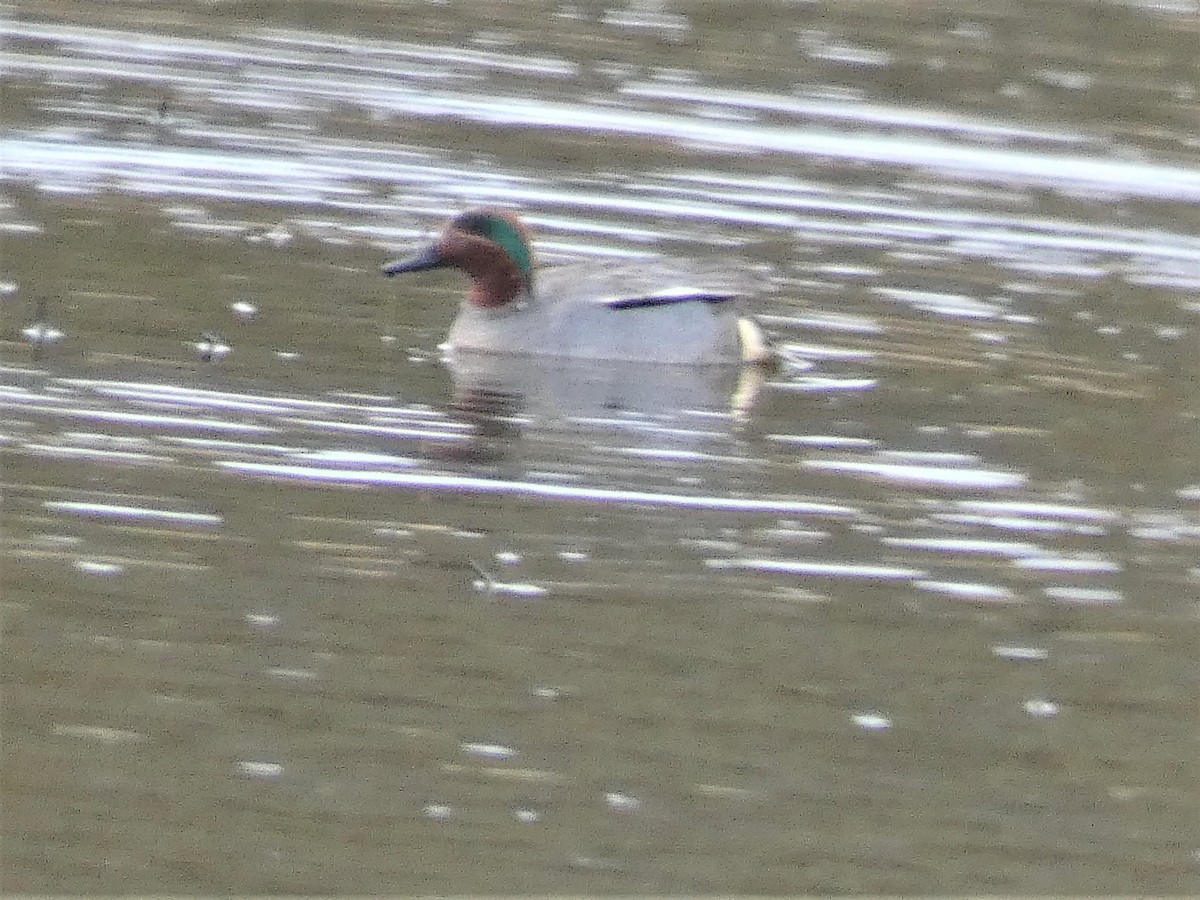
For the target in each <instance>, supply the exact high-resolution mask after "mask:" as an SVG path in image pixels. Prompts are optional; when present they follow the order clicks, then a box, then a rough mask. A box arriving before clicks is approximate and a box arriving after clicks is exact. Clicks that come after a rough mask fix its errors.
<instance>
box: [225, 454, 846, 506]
mask: <svg viewBox="0 0 1200 900" xmlns="http://www.w3.org/2000/svg"><path fill="white" fill-rule="evenodd" d="M217 465H218V466H220V467H221V468H224V469H230V470H233V471H235V472H245V473H246V474H249V475H262V476H267V477H274V478H295V479H300V480H305V481H325V482H334V483H345V484H376V485H379V486H381V487H399V488H413V489H425V490H442V491H451V492H461V493H474V494H511V495H514V496H526V497H541V498H545V499H561V500H578V501H583V502H594V503H632V504H646V505H648V506H674V507H683V508H687V509H711V510H727V511H739V512H766V513H783V514H788V515H814V516H844V517H850V516H854V515H855V514H856V510H855V509H854V508H853V507H849V506H839V505H835V504H832V503H808V502H804V501H800V500H757V499H750V498H739V497H698V496H689V495H685V494H663V493H656V492H652V491H628V490H621V489H616V488H589V487H575V486H564V485H556V484H539V483H536V482H531V481H509V480H504V479H491V478H476V477H471V476H465V475H433V474H423V473H417V472H383V471H373V470H362V469H325V468H315V467H312V466H285V465H275V464H271V463H252V462H239V461H236V460H222V461H219V462H218V463H217Z"/></svg>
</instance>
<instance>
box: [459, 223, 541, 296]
mask: <svg viewBox="0 0 1200 900" xmlns="http://www.w3.org/2000/svg"><path fill="white" fill-rule="evenodd" d="M451 224H453V225H454V227H455V228H458V229H460V230H462V231H465V232H467V233H468V234H477V235H479V236H480V237H485V238H487V239H488V240H490V241H494V242H495V243H497V244H499V245H500V246H501V247H503V248H504V252H505V253H507V254H508V255H509V257H510V258H511V259H512V261H513V262H514V263H516V265H517V268H518V269H520V270H521V273H522V274H523V275H524V276H525V277H526V278H529V279H531V280H532V278H533V255H532V254H531V253H530V252H529V245H528V244H527V243H526V242H525V236H524V235H523V234H521V231H520V229H518V228H517V227H516V226H515V225H513V223H512V222H509V221H508V220H507V219H505V218H503V217H502V216H494V215H490V214H488V213H466V214H464V215H461V216H459V217H458V218H456V219H454V221H453V222H452V223H451Z"/></svg>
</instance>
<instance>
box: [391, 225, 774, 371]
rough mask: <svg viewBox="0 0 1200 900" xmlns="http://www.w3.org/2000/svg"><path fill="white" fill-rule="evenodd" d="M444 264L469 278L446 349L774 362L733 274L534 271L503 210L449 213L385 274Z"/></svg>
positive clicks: (653, 266)
mask: <svg viewBox="0 0 1200 900" xmlns="http://www.w3.org/2000/svg"><path fill="white" fill-rule="evenodd" d="M443 267H451V268H456V269H462V270H463V271H464V272H466V273H467V274H468V275H470V276H471V279H472V284H471V290H470V291H469V293H468V294H467V296H466V299H465V300H464V301H463V303H462V306H461V308H460V309H459V312H458V317H457V318H456V319H455V320H454V325H453V326H452V327H451V329H450V334H449V337H448V343H449V345H450V347H451V349H459V350H467V351H481V352H487V353H509V354H520V355H541V356H565V357H576V358H580V359H594V360H628V361H637V362H658V363H680V364H690V365H697V364H700V365H735V364H738V363H743V362H752V363H768V362H770V361H771V360H772V359H773V358H774V354H773V352H772V350H771V349H770V347H769V345H768V343H767V340H766V338H765V336H764V335H763V332H762V329H761V328H760V327H759V325H758V324H757V323H756V322H755V321H754V320H753V319H752V318H749V317H746V316H744V315H742V313H741V310H740V309H739V303H738V302H737V301H738V298H739V297H740V296H741V295H742V294H743V291H742V290H741V289H740V286H739V285H738V284H737V277H736V275H734V274H733V273H725V274H721V273H709V274H707V275H705V276H704V277H703V278H700V277H698V275H697V272H696V270H695V269H694V268H692V267H685V266H683V265H679V264H675V263H670V262H666V261H659V260H654V261H651V262H639V263H598V262H585V263H576V264H574V265H566V266H555V267H552V268H539V269H535V268H534V265H533V251H532V249H531V248H530V243H529V232H528V230H527V229H526V227H525V225H524V224H523V223H522V222H521V220H520V219H519V218H517V216H516V215H514V214H513V213H510V212H508V211H505V210H498V209H479V210H472V211H470V212H465V213H463V214H461V215H458V216H455V217H454V218H453V219H451V220H450V221H449V223H448V224H447V225H446V227H445V228H444V229H443V230H442V233H441V234H440V235H439V236H438V238H437V240H435V241H434V242H433V243H432V244H430V245H429V246H427V247H425V248H423V249H422V250H420V251H418V252H417V253H416V254H414V255H413V256H410V257H407V258H405V259H400V260H396V261H395V262H392V263H389V264H388V265H386V266H384V267H383V271H384V273H386V274H387V275H397V274H399V273H401V272H422V271H425V270H426V269H437V268H443Z"/></svg>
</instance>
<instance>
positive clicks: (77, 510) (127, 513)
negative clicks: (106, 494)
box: [42, 500, 224, 525]
mask: <svg viewBox="0 0 1200 900" xmlns="http://www.w3.org/2000/svg"><path fill="white" fill-rule="evenodd" d="M42 506H44V507H45V508H46V509H49V510H53V511H54V512H67V513H74V514H76V515H81V516H106V517H110V518H115V519H153V520H157V521H162V522H182V523H185V524H188V525H220V524H221V523H222V522H223V521H224V519H222V518H221V516H217V515H212V514H209V513H192V512H177V511H175V510H170V509H151V508H150V507H146V506H117V505H114V504H111V503H83V502H78V501H74V500H48V501H46V502H45V503H43V504H42Z"/></svg>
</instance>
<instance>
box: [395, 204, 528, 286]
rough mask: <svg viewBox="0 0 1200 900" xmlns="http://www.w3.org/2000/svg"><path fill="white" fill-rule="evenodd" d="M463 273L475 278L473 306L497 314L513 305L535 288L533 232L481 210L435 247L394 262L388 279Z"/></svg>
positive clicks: (462, 218)
mask: <svg viewBox="0 0 1200 900" xmlns="http://www.w3.org/2000/svg"><path fill="white" fill-rule="evenodd" d="M445 267H450V268H455V269H462V271H464V272H466V273H467V274H468V275H470V276H471V291H470V293H468V294H467V300H469V301H470V302H471V303H473V304H475V305H476V306H482V307H486V308H494V307H499V306H504V305H505V304H507V303H511V302H512V301H513V300H515V299H516V298H517V297H519V296H520V295H522V294H526V293H529V291H530V290H531V288H532V286H533V251H532V250H531V249H530V247H529V232H528V231H526V229H525V226H524V224H523V223H522V222H521V220H520V219H518V218H517V217H516V215H514V214H513V213H510V212H508V211H506V210H499V209H476V210H471V211H470V212H465V213H462V214H461V215H457V216H455V217H454V218H453V219H451V220H450V221H449V222H447V223H446V227H445V228H443V229H442V233H441V234H440V235H438V238H437V240H435V241H434V242H433V243H432V244H430V245H429V246H427V247H425V248H423V249H421V250H419V251H417V252H416V253H415V254H413V255H412V256H408V257H405V258H404V259H398V260H396V261H395V262H390V263H388V264H387V265H386V266H384V267H383V272H384V274H385V275H399V274H400V273H401V272H423V271H425V270H426V269H440V268H445Z"/></svg>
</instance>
